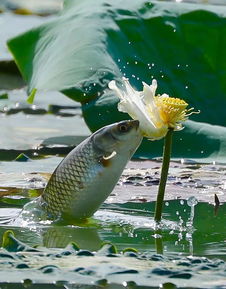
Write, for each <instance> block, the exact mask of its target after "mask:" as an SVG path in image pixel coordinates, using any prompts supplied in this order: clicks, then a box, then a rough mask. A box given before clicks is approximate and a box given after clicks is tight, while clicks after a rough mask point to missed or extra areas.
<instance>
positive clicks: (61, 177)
mask: <svg viewBox="0 0 226 289" xmlns="http://www.w3.org/2000/svg"><path fill="white" fill-rule="evenodd" d="M141 140H142V135H141V133H140V131H139V122H138V121H136V120H131V121H129V120H128V121H122V122H119V123H115V124H112V125H108V126H105V127H103V128H101V129H100V130H98V131H97V132H95V133H94V134H92V135H91V136H90V137H89V138H87V139H86V140H84V141H83V142H82V143H81V144H79V145H78V146H77V147H76V148H75V149H73V150H72V151H71V152H70V153H69V154H68V155H67V156H66V157H65V158H64V159H63V161H62V162H61V163H60V164H59V166H58V167H57V168H56V170H55V171H54V173H53V174H52V176H51V178H50V180H49V182H48V184H47V186H46V188H45V190H44V192H43V194H42V196H41V199H40V205H41V207H42V208H43V209H44V210H45V211H46V212H47V214H48V215H49V216H50V217H52V218H62V219H64V220H74V219H84V218H88V217H90V216H92V215H93V214H94V213H95V211H96V210H97V209H98V208H99V207H100V205H101V204H102V203H103V202H104V200H105V199H106V198H107V197H108V196H109V194H110V193H111V192H112V190H113V188H114V187H115V185H116V184H117V182H118V180H119V178H120V176H121V173H122V171H123V169H124V168H125V166H126V164H127V162H128V161H129V159H130V158H131V157H132V155H133V154H134V152H135V150H136V149H137V147H138V146H139V144H140V142H141Z"/></svg>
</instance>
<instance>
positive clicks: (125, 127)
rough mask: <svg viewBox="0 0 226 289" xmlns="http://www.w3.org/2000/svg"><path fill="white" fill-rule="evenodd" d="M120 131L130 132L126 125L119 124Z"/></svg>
mask: <svg viewBox="0 0 226 289" xmlns="http://www.w3.org/2000/svg"><path fill="white" fill-rule="evenodd" d="M118 130H119V131H120V132H127V131H128V130H129V126H128V125H126V124H119V126H118Z"/></svg>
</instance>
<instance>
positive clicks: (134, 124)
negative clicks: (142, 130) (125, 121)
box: [130, 120, 140, 130]
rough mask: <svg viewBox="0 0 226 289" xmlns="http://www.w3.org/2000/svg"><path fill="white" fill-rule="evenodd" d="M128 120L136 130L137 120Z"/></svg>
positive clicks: (137, 126)
mask: <svg viewBox="0 0 226 289" xmlns="http://www.w3.org/2000/svg"><path fill="white" fill-rule="evenodd" d="M130 122H131V124H132V126H133V127H135V128H136V130H138V128H139V125H140V122H139V120H131V121H130Z"/></svg>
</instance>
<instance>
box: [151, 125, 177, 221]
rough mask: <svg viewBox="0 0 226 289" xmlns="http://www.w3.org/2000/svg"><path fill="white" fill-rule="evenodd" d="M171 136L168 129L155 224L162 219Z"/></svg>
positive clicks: (170, 131) (170, 130)
mask: <svg viewBox="0 0 226 289" xmlns="http://www.w3.org/2000/svg"><path fill="white" fill-rule="evenodd" d="M172 135H173V129H171V128H170V129H169V130H168V132H167V135H166V137H165V143H164V149H163V160H162V170H161V178H160V183H159V190H158V196H157V201H156V205H155V221H156V222H160V221H161V218H162V207H163V200H164V194H165V188H166V181H167V176H168V170H169V164H170V155H171V147H172Z"/></svg>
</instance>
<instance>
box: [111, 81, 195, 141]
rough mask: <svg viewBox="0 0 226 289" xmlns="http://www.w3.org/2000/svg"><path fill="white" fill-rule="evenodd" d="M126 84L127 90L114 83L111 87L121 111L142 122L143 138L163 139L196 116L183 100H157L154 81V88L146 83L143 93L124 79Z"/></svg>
mask: <svg viewBox="0 0 226 289" xmlns="http://www.w3.org/2000/svg"><path fill="white" fill-rule="evenodd" d="M123 84H124V88H125V90H120V89H119V88H118V87H117V85H116V83H115V81H114V80H112V81H111V82H110V83H109V85H108V86H109V88H110V89H112V90H114V91H115V92H116V94H117V96H118V97H119V99H120V102H119V104H118V110H119V111H122V112H126V113H128V114H129V115H130V116H131V117H132V118H133V119H137V120H139V122H140V129H141V131H142V133H143V135H144V136H145V137H147V138H149V139H151V140H156V139H160V138H162V137H164V136H165V135H166V133H167V131H168V129H169V128H173V129H174V130H180V129H182V128H183V127H182V124H181V122H183V121H185V120H187V118H188V116H189V115H190V114H192V113H193V112H191V113H188V112H190V111H191V110H193V108H191V109H189V110H187V109H186V107H187V106H188V104H187V103H186V102H185V101H184V100H182V99H179V98H173V97H169V96H168V95H167V94H163V95H158V96H155V91H156V89H157V81H156V80H155V79H154V80H153V81H152V84H151V85H147V84H146V83H145V82H143V91H136V90H134V89H133V88H132V86H131V85H130V83H129V81H128V79H126V78H123Z"/></svg>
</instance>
